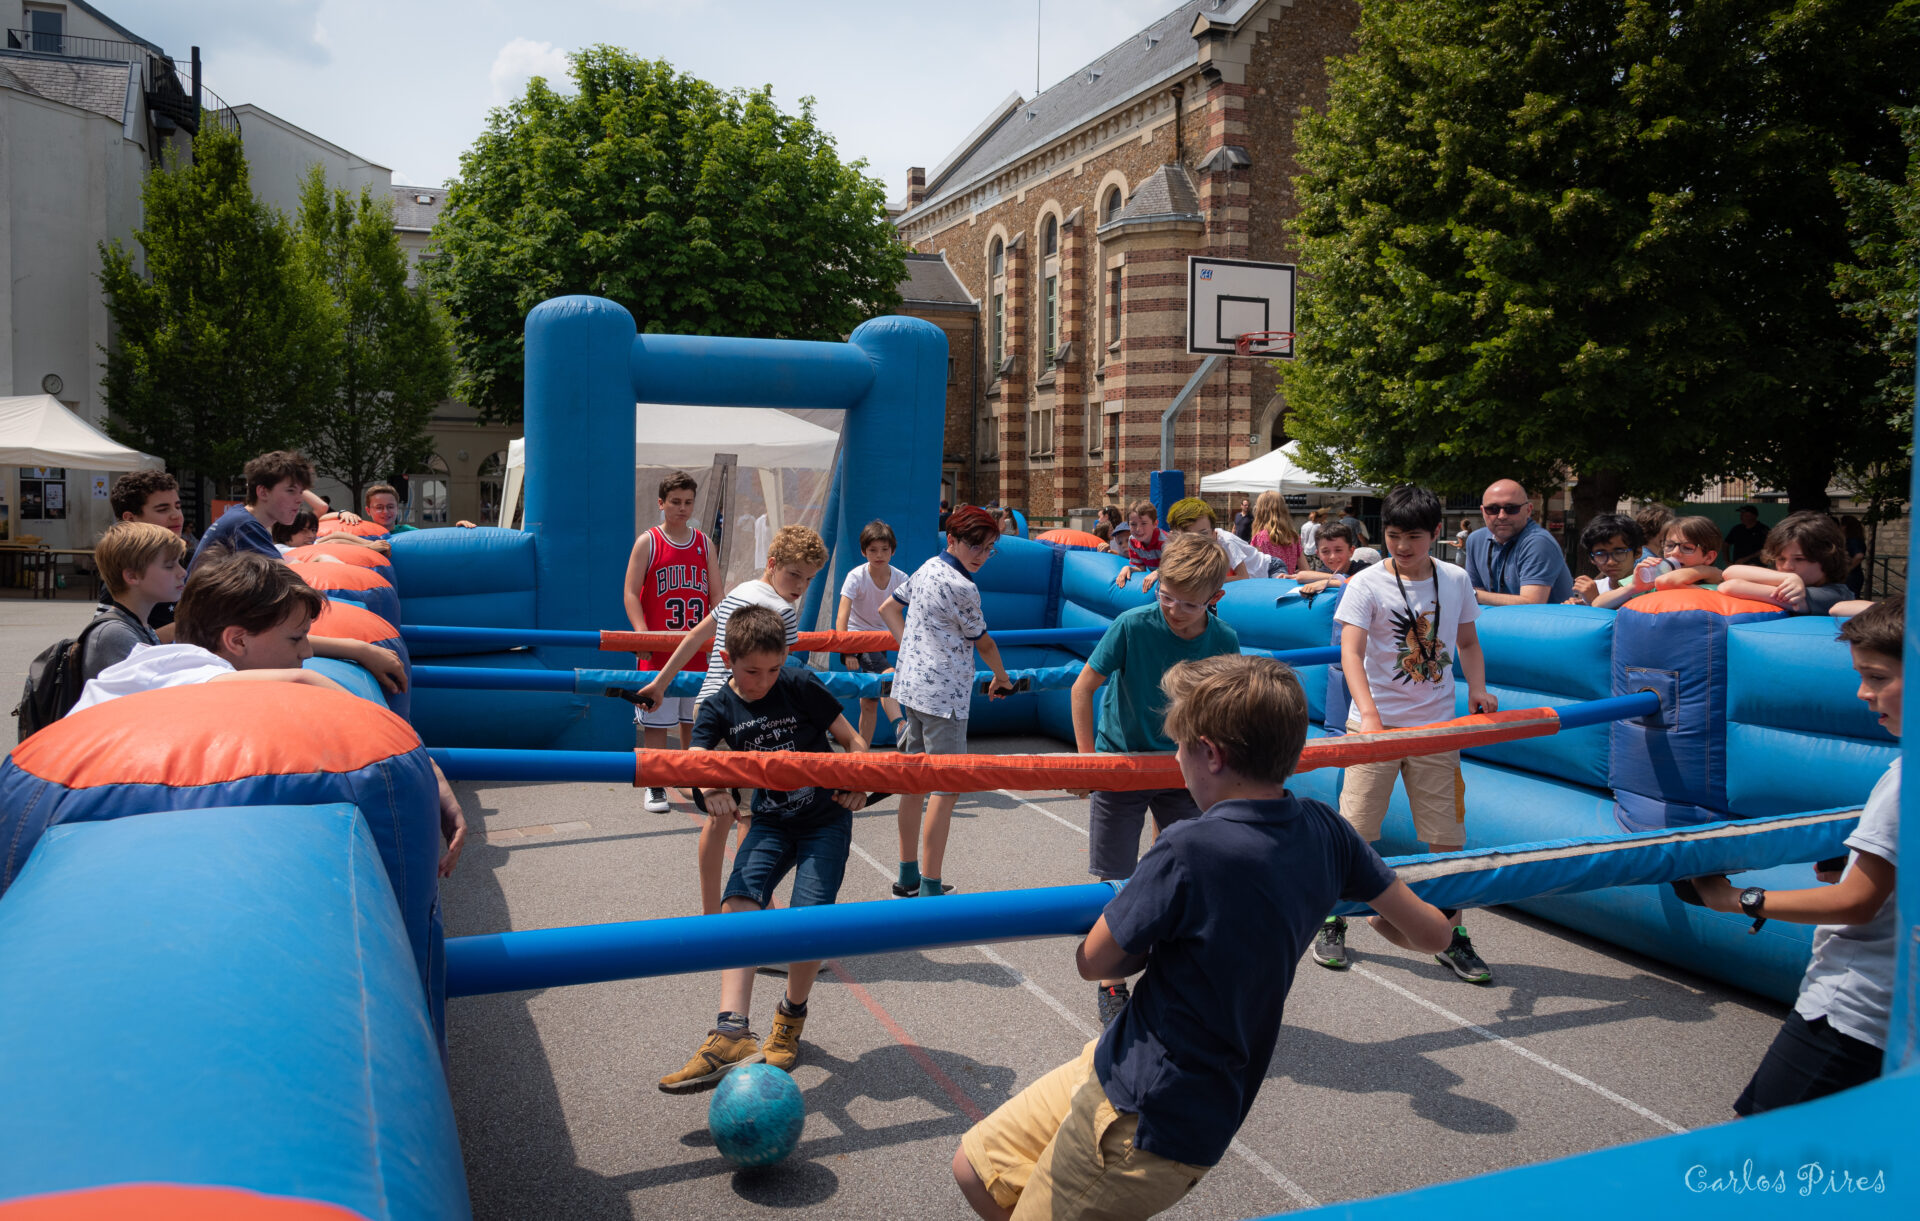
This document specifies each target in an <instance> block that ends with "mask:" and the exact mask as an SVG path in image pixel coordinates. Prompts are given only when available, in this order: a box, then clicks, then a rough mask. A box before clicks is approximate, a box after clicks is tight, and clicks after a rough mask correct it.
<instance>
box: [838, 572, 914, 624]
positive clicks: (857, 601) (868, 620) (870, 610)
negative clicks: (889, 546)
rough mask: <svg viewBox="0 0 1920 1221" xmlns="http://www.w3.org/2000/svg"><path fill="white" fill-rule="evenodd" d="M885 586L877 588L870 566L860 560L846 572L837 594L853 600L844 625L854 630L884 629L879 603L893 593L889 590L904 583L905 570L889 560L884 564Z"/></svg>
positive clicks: (884, 622)
mask: <svg viewBox="0 0 1920 1221" xmlns="http://www.w3.org/2000/svg"><path fill="white" fill-rule="evenodd" d="M887 573H888V577H887V587H886V588H885V589H882V588H880V587H879V586H878V585H875V584H874V583H873V575H872V574H873V568H872V566H871V565H869V564H862V565H860V566H859V567H858V568H856V569H854V570H853V571H852V572H850V573H848V574H847V579H846V580H845V581H844V582H842V584H841V586H840V596H841V597H843V598H845V599H846V600H847V601H849V602H851V603H853V613H852V614H850V615H848V616H847V628H848V630H850V631H855V632H884V631H886V630H887V625H886V621H885V620H883V619H881V618H880V604H881V603H882V602H885V601H886V600H887V599H888V598H890V597H892V596H893V591H894V590H896V589H898V588H900V587H901V586H902V585H905V584H906V583H907V574H906V573H904V572H901V571H900V570H899V569H898V568H895V567H893V566H892V565H891V564H889V565H888V566H887Z"/></svg>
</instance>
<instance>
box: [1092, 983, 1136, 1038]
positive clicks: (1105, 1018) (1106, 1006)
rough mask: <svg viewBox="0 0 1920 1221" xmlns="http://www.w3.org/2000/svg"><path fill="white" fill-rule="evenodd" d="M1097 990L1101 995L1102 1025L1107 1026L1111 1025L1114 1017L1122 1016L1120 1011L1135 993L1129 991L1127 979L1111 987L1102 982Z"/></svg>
mask: <svg viewBox="0 0 1920 1221" xmlns="http://www.w3.org/2000/svg"><path fill="white" fill-rule="evenodd" d="M1097 991H1098V992H1099V995H1100V1025H1101V1027H1102V1028H1105V1027H1107V1026H1111V1025H1112V1024H1113V1019H1115V1018H1117V1017H1119V1016H1120V1011H1121V1010H1122V1009H1125V1008H1126V1007H1127V1002H1128V1001H1129V1000H1131V999H1132V998H1133V994H1132V993H1130V992H1128V991H1127V985H1126V983H1125V981H1122V982H1120V983H1117V984H1115V985H1113V987H1111V988H1109V987H1107V985H1105V984H1101V985H1099V987H1098V989H1097Z"/></svg>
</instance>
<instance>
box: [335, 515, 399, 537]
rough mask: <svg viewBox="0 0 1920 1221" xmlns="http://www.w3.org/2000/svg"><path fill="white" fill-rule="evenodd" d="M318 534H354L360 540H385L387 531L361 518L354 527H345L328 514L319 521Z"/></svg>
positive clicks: (377, 524) (345, 525) (337, 519)
mask: <svg viewBox="0 0 1920 1221" xmlns="http://www.w3.org/2000/svg"><path fill="white" fill-rule="evenodd" d="M320 534H321V535H322V536H323V537H324V536H325V535H328V534H355V535H358V536H359V537H361V538H385V537H387V531H386V529H385V527H383V526H381V525H380V523H379V522H374V521H368V520H366V519H365V518H362V519H361V520H360V521H359V523H358V524H356V525H351V526H349V525H347V524H345V523H344V522H342V521H341V520H340V519H339V518H338V517H335V516H333V515H332V514H328V515H327V516H325V517H323V518H321V519H320Z"/></svg>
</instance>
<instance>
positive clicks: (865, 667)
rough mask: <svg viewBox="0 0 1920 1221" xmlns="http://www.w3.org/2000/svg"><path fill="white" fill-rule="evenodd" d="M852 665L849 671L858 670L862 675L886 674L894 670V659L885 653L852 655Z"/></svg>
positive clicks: (850, 659)
mask: <svg viewBox="0 0 1920 1221" xmlns="http://www.w3.org/2000/svg"><path fill="white" fill-rule="evenodd" d="M848 661H850V662H851V663H852V664H851V665H849V666H848V667H847V669H849V670H858V671H859V672H860V673H862V674H885V673H886V672H887V671H888V670H891V669H893V659H892V658H891V657H888V656H887V655H886V654H885V653H852V654H849V655H848Z"/></svg>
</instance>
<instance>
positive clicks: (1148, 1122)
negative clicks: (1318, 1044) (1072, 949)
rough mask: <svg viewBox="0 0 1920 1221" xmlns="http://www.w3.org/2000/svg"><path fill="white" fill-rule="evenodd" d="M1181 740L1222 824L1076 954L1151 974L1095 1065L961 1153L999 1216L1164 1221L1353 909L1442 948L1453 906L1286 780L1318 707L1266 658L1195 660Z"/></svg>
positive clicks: (1179, 699) (1188, 829)
mask: <svg viewBox="0 0 1920 1221" xmlns="http://www.w3.org/2000/svg"><path fill="white" fill-rule="evenodd" d="M1162 682H1163V685H1164V687H1165V690H1166V693H1167V699H1168V705H1167V719H1166V728H1167V736H1168V737H1169V738H1171V739H1172V740H1173V741H1174V742H1176V743H1178V749H1177V751H1176V752H1175V753H1176V757H1177V758H1178V759H1179V761H1180V774H1181V776H1182V777H1183V778H1184V779H1185V780H1186V782H1187V789H1188V791H1189V792H1191V793H1192V794H1193V798H1194V800H1195V801H1196V802H1197V803H1199V805H1200V806H1201V808H1202V809H1203V810H1204V811H1205V813H1203V814H1202V815H1201V816H1200V817H1198V818H1189V819H1183V820H1181V821H1179V822H1176V823H1174V824H1172V825H1171V826H1169V827H1167V828H1166V830H1165V831H1164V832H1163V833H1162V834H1161V836H1160V839H1159V842H1157V843H1156V844H1154V846H1153V847H1152V849H1150V850H1149V851H1148V852H1147V854H1146V856H1145V857H1143V858H1142V859H1141V861H1140V867H1139V869H1138V870H1136V871H1135V873H1134V875H1133V880H1132V881H1131V882H1129V883H1128V884H1127V887H1126V889H1125V890H1123V891H1121V892H1120V893H1119V894H1118V895H1116V896H1115V897H1114V899H1113V901H1112V902H1111V903H1109V904H1107V909H1106V912H1105V913H1104V914H1103V915H1102V916H1101V917H1100V920H1099V922H1098V923H1096V924H1095V925H1094V926H1093V931H1092V932H1090V933H1088V934H1087V939H1086V940H1085V941H1084V942H1082V943H1081V945H1080V948H1079V950H1078V952H1077V953H1076V954H1075V965H1076V966H1077V967H1078V968H1079V971H1080V975H1081V977H1082V978H1083V979H1088V980H1098V979H1102V978H1113V977H1115V976H1120V975H1130V974H1132V973H1134V972H1136V971H1139V970H1140V969H1141V968H1143V967H1144V968H1145V969H1146V974H1145V975H1144V976H1143V977H1142V978H1141V980H1140V982H1139V985H1138V986H1137V987H1136V988H1135V989H1134V993H1133V1000H1132V1002H1131V1003H1130V1004H1128V1005H1127V1006H1126V1008H1124V1009H1122V1010H1121V1011H1120V1015H1119V1016H1118V1017H1117V1018H1115V1019H1114V1021H1113V1023H1112V1025H1110V1026H1108V1027H1107V1029H1106V1032H1105V1033H1104V1034H1102V1035H1101V1036H1100V1038H1098V1039H1097V1040H1095V1041H1094V1042H1092V1043H1089V1044H1087V1045H1086V1048H1085V1049H1084V1050H1083V1051H1082V1052H1081V1053H1080V1056H1079V1057H1078V1058H1077V1059H1075V1060H1073V1061H1070V1062H1069V1063H1067V1064H1064V1065H1061V1066H1060V1067H1059V1068H1056V1069H1054V1070H1053V1071H1052V1072H1050V1073H1048V1074H1047V1075H1046V1076H1044V1077H1042V1078H1041V1079H1040V1080H1038V1081H1036V1082H1035V1083H1034V1084H1032V1085H1030V1086H1028V1087H1027V1088H1026V1089H1025V1090H1023V1091H1021V1092H1020V1093H1019V1094H1018V1095H1016V1096H1015V1097H1014V1098H1012V1099H1011V1100H1009V1101H1008V1102H1007V1103H1006V1104H1004V1105H1003V1106H1001V1107H1000V1108H999V1109H998V1110H996V1111H995V1112H994V1113H993V1114H991V1115H989V1116H988V1117H987V1118H986V1119H984V1120H982V1121H981V1122H980V1123H978V1124H975V1125H974V1126H973V1128H972V1129H970V1130H969V1131H968V1132H967V1134H966V1136H965V1137H963V1138H962V1140H961V1142H960V1148H959V1150H958V1151H957V1152H956V1153H955V1154H954V1157H953V1173H954V1178H955V1180H956V1181H957V1182H958V1183H959V1185H960V1190H961V1192H962V1194H964V1195H965V1196H966V1198H967V1202H968V1203H969V1204H971V1205H972V1206H973V1209H974V1211H975V1212H977V1213H979V1214H980V1215H981V1216H982V1217H987V1218H991V1219H994V1221H999V1219H1002V1218H1006V1217H1009V1216H1011V1215H1012V1214H1013V1212H1014V1210H1015V1208H1016V1206H1017V1207H1018V1208H1019V1211H1020V1214H1021V1215H1022V1216H1036V1217H1050V1218H1053V1219H1054V1221H1062V1219H1064V1218H1073V1217H1102V1218H1120V1217H1150V1216H1152V1215H1154V1214H1155V1213H1158V1212H1161V1211H1163V1210H1164V1209H1167V1208H1170V1207H1172V1206H1173V1205H1174V1204H1176V1203H1178V1202H1179V1200H1180V1199H1181V1197H1183V1196H1185V1195H1186V1194H1187V1192H1188V1191H1189V1190H1191V1189H1192V1188H1193V1186H1194V1184H1196V1183H1198V1182H1199V1181H1200V1177H1201V1176H1202V1175H1204V1174H1205V1173H1206V1172H1207V1171H1208V1169H1210V1168H1211V1167H1213V1166H1214V1165H1215V1164H1217V1163H1218V1162H1219V1160H1220V1158H1221V1157H1222V1156H1223V1155H1224V1154H1225V1153H1226V1151H1227V1145H1228V1144H1229V1143H1230V1142H1231V1141H1232V1140H1233V1137H1234V1133H1236V1132H1238V1131H1239V1129H1240V1124H1241V1122H1242V1121H1243V1120H1244V1119H1245V1118H1246V1116H1247V1112H1248V1111H1249V1110H1251V1109H1252V1107H1253V1100H1254V1097H1255V1096H1256V1095H1257V1094H1258V1093H1259V1092H1260V1083H1261V1081H1262V1080H1263V1079H1264V1078H1265V1076H1266V1073H1267V1065H1268V1062H1269V1061H1270V1060H1271V1059H1272V1057H1273V1048H1274V1044H1275V1042H1276V1041H1277V1040H1278V1038H1279V1036H1280V1017H1281V1010H1282V1008H1283V1006H1284V1005H1285V1003H1286V999H1287V990H1288V989H1289V988H1290V987H1292V985H1293V972H1294V967H1295V966H1296V965H1298V963H1299V961H1300V957H1301V955H1302V954H1303V953H1305V952H1306V949H1307V945H1308V943H1309V942H1311V941H1312V940H1313V935H1314V933H1315V932H1316V931H1317V930H1318V929H1319V927H1320V921H1321V918H1322V917H1323V916H1324V915H1325V914H1326V912H1327V911H1328V909H1330V908H1331V907H1332V906H1333V905H1334V904H1335V903H1336V902H1338V901H1340V900H1342V899H1351V900H1355V901H1358V902H1361V903H1367V904H1369V905H1371V906H1372V907H1373V909H1374V910H1375V911H1376V912H1378V913H1379V915H1377V916H1375V917H1374V918H1373V924H1374V928H1375V929H1376V930H1377V931H1378V932H1379V933H1380V934H1381V935H1382V936H1384V937H1386V938H1387V939H1388V940H1389V941H1392V942H1394V943H1395V944H1397V945H1401V946H1404V947H1406V948H1408V949H1415V950H1421V951H1426V952H1429V953H1433V952H1438V951H1439V950H1442V949H1444V948H1446V946H1447V944H1448V942H1449V941H1450V940H1451V938H1452V935H1453V929H1452V925H1451V924H1450V923H1449V922H1448V920H1447V918H1446V917H1445V916H1444V915H1442V914H1441V913H1440V912H1439V910H1438V909H1436V908H1434V907H1433V906H1431V905H1430V904H1428V903H1426V902H1425V901H1424V900H1422V899H1420V898H1419V897H1418V896H1416V895H1415V894H1414V893H1413V892H1412V891H1411V890H1409V889H1408V888H1407V885H1406V883H1404V882H1401V881H1400V880H1399V879H1397V878H1395V877H1394V875H1393V871H1392V870H1390V869H1388V868H1387V866H1386V864H1385V862H1383V861H1382V860H1381V859H1380V857H1379V855H1378V854H1376V853H1375V852H1374V850H1373V849H1372V848H1371V847H1370V846H1369V845H1368V844H1367V843H1366V842H1365V841H1363V840H1362V839H1361V838H1360V836H1359V835H1358V834H1357V833H1356V832H1355V831H1354V830H1353V828H1352V827H1351V826H1349V825H1348V824H1347V823H1346V821H1345V820H1343V819H1342V818H1341V817H1340V816H1339V814H1337V813H1335V812H1334V810H1333V809H1332V807H1330V806H1327V805H1324V804H1322V803H1321V802H1318V801H1305V800H1301V799H1299V798H1296V797H1292V796H1290V795H1288V793H1287V791H1286V789H1285V787H1284V785H1285V784H1286V780H1287V777H1288V775H1289V774H1290V773H1291V772H1292V771H1293V766H1294V764H1295V763H1297V762H1299V759H1300V751H1301V748H1302V747H1303V746H1305V745H1306V739H1307V697H1306V695H1305V694H1304V693H1303V692H1302V691H1301V690H1300V683H1299V681H1298V680H1297V679H1296V678H1295V677H1294V675H1293V671H1292V670H1290V669H1288V668H1287V667H1286V666H1284V665H1282V664H1281V663H1279V662H1277V661H1273V660H1272V659H1270V658H1263V657H1242V656H1218V657H1208V658H1204V659H1202V660H1198V661H1185V662H1181V663H1180V664H1179V665H1176V666H1174V667H1173V668H1172V669H1171V670H1168V671H1167V674H1166V677H1165V679H1163V680H1162Z"/></svg>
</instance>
